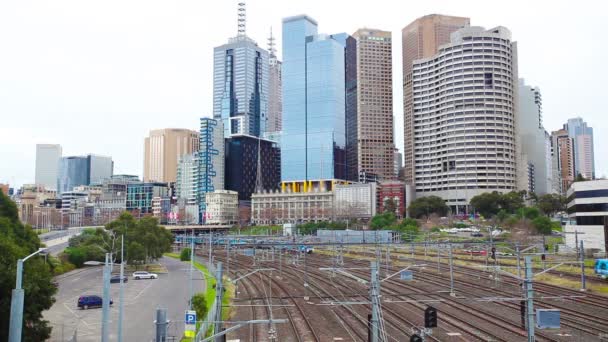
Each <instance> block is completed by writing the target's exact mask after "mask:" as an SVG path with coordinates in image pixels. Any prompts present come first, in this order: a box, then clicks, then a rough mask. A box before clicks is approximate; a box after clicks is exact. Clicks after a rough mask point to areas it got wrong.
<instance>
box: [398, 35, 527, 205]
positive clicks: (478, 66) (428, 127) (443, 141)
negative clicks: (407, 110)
mask: <svg viewBox="0 0 608 342" xmlns="http://www.w3.org/2000/svg"><path fill="white" fill-rule="evenodd" d="M411 75H412V89H413V94H412V95H413V97H412V110H411V112H412V114H413V115H412V131H413V134H412V137H411V141H412V142H413V151H412V152H413V162H412V164H413V171H414V181H415V187H416V197H424V196H429V195H435V196H439V197H441V198H443V199H444V200H446V202H447V203H446V204H448V206H450V207H451V208H452V211H453V212H454V213H464V212H467V210H468V203H469V201H470V199H471V198H472V197H473V196H476V195H479V194H481V193H484V192H492V191H499V192H509V191H513V190H516V189H517V184H516V179H517V152H516V151H517V148H516V146H517V145H516V127H515V124H516V122H517V107H516V102H517V92H518V78H517V46H516V43H514V42H512V41H511V32H510V31H509V30H508V29H506V28H504V27H496V28H493V29H490V30H485V29H484V28H482V27H466V28H462V29H460V30H458V31H455V32H453V33H452V34H451V39H450V42H449V43H448V44H444V45H442V46H440V47H439V49H438V51H437V53H436V54H435V55H433V56H431V57H429V58H423V59H417V60H415V61H414V62H413V63H412V73H411ZM407 166H408V165H407V162H406V167H407ZM410 167H411V165H410Z"/></svg>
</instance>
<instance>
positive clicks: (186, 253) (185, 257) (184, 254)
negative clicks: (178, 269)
mask: <svg viewBox="0 0 608 342" xmlns="http://www.w3.org/2000/svg"><path fill="white" fill-rule="evenodd" d="M179 260H181V261H190V248H184V249H182V251H181V253H179Z"/></svg>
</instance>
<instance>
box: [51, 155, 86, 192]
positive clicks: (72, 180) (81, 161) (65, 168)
mask: <svg viewBox="0 0 608 342" xmlns="http://www.w3.org/2000/svg"><path fill="white" fill-rule="evenodd" d="M58 167H59V168H58V173H57V192H58V193H59V194H61V193H63V192H68V191H72V190H73V189H74V187H75V186H81V185H89V180H90V164H89V159H88V157H63V158H61V160H60V161H59V165H58Z"/></svg>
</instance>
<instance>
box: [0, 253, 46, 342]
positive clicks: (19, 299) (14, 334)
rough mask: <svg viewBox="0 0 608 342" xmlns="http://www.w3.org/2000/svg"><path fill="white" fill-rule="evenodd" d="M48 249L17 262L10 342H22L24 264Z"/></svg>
mask: <svg viewBox="0 0 608 342" xmlns="http://www.w3.org/2000/svg"><path fill="white" fill-rule="evenodd" d="M45 249H46V248H39V249H38V250H37V251H36V252H34V253H32V254H30V255H28V256H26V257H25V258H23V259H19V260H17V280H16V285H15V289H14V290H13V293H12V296H11V318H10V326H9V331H8V340H9V342H21V333H22V329H23V301H24V297H25V292H24V291H23V288H22V285H23V284H22V283H23V263H24V262H25V261H26V260H27V259H29V258H31V257H33V256H34V255H36V254H38V253H40V252H42V251H44V250H45Z"/></svg>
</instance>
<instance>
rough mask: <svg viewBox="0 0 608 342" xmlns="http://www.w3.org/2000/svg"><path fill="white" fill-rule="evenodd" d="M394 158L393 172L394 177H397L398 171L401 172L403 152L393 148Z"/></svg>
mask: <svg viewBox="0 0 608 342" xmlns="http://www.w3.org/2000/svg"><path fill="white" fill-rule="evenodd" d="M394 155H395V160H394V163H395V165H394V169H395V170H394V172H395V178H396V179H397V178H399V173H400V172H401V169H402V168H403V154H401V152H399V149H397V148H395V152H394Z"/></svg>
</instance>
